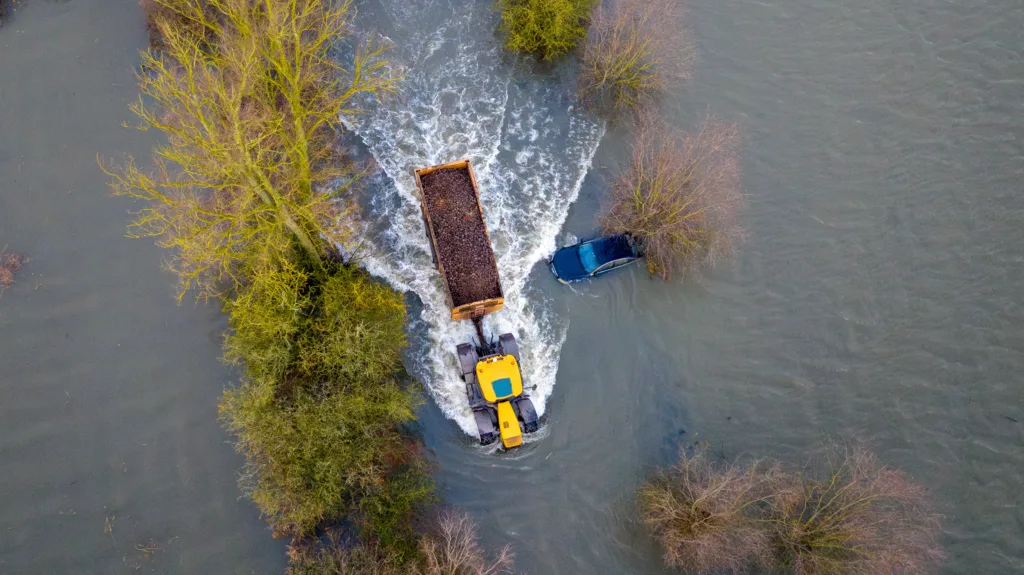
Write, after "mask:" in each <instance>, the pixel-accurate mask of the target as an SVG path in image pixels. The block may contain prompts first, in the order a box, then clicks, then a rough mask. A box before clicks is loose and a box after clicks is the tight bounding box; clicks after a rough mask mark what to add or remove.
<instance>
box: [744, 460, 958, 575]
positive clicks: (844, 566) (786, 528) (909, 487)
mask: <svg viewBox="0 0 1024 575" xmlns="http://www.w3.org/2000/svg"><path fill="white" fill-rule="evenodd" d="M779 479H780V480H781V481H782V482H781V483H779V484H778V485H777V486H776V487H775V488H774V490H773V491H774V493H775V494H776V497H774V498H773V499H772V500H771V501H770V502H769V504H768V505H767V506H766V507H765V511H764V516H763V519H762V520H763V521H764V522H765V525H766V526H767V527H768V528H769V530H770V532H771V534H772V540H773V544H774V546H775V553H776V556H777V564H778V566H780V567H784V568H789V569H792V571H793V572H794V573H795V574H796V575H878V574H895V573H899V574H903V575H915V574H923V573H929V572H931V571H932V570H933V569H934V567H935V566H936V565H937V564H938V563H939V562H940V561H941V560H942V558H943V556H944V554H943V553H942V551H941V549H940V548H939V546H938V545H937V543H936V538H937V535H938V532H939V519H940V516H939V515H937V514H935V513H934V512H933V511H932V509H931V507H930V505H929V504H928V497H927V492H926V490H925V489H924V488H923V487H921V486H920V485H917V484H915V483H913V481H911V479H910V477H909V476H908V475H907V474H905V473H903V472H902V471H898V470H896V469H892V468H890V467H887V466H885V465H882V463H881V462H880V461H879V460H878V458H877V457H875V456H874V455H872V454H871V453H869V452H867V451H866V450H864V449H863V448H861V447H844V446H831V447H830V448H829V449H828V450H827V452H826V456H825V458H824V461H823V462H821V463H816V462H812V463H810V464H808V467H807V468H806V469H805V470H804V472H803V473H802V474H793V475H790V476H788V477H780V478H779Z"/></svg>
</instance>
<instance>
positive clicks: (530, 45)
mask: <svg viewBox="0 0 1024 575" xmlns="http://www.w3.org/2000/svg"><path fill="white" fill-rule="evenodd" d="M595 4H596V0H498V9H499V10H501V30H502V32H503V33H504V34H505V47H506V48H507V49H509V50H511V51H513V52H524V53H528V54H534V55H536V56H537V57H539V58H541V59H543V60H552V59H554V58H556V57H558V56H561V55H562V54H565V53H567V52H569V51H570V50H572V49H573V48H575V47H576V45H577V44H579V42H580V41H581V40H583V38H585V37H586V35H587V22H588V20H589V19H590V13H591V12H592V11H593V9H594V6H595Z"/></svg>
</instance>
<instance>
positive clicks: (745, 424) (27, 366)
mask: <svg viewBox="0 0 1024 575" xmlns="http://www.w3.org/2000/svg"><path fill="white" fill-rule="evenodd" d="M360 7H361V9H362V14H361V16H360V23H361V24H362V25H363V26H364V27H367V28H374V29H377V30H379V31H380V32H382V33H384V34H385V35H387V36H388V37H389V38H391V39H392V40H394V41H395V42H396V44H397V49H396V52H395V56H396V59H397V60H399V61H401V62H403V63H405V64H406V65H408V66H409V70H410V74H409V80H408V81H407V84H406V88H405V90H404V92H403V94H401V95H400V96H401V97H400V99H399V100H397V101H394V102H391V103H386V104H384V105H381V106H374V107H373V108H372V109H371V110H370V112H369V113H368V114H367V115H366V116H364V117H362V118H354V119H347V120H346V121H347V122H348V123H349V125H350V127H351V128H352V130H353V131H354V132H355V133H356V134H357V135H358V136H359V137H360V139H361V140H362V141H363V142H364V143H365V144H366V146H367V150H368V151H369V152H370V153H372V154H373V155H374V156H375V157H376V158H377V160H378V161H379V163H380V164H381V166H382V168H383V171H384V175H383V176H382V177H381V179H380V181H379V186H378V187H377V189H375V195H374V201H373V202H371V203H370V207H371V208H372V209H371V211H370V212H369V213H371V214H372V215H373V224H374V228H373V229H372V230H371V231H372V232H373V234H374V235H373V238H374V250H373V251H372V252H371V253H370V255H369V258H368V266H369V267H370V268H371V270H373V271H374V273H377V274H378V275H380V276H381V277H383V278H385V279H387V280H388V281H390V282H392V283H394V284H395V285H398V286H400V287H403V289H408V290H409V291H410V296H409V300H410V303H411V305H412V309H413V316H414V322H413V324H412V327H411V336H412V340H413V346H412V348H411V350H410V353H409V355H408V358H407V364H408V365H409V367H410V369H411V370H412V371H413V372H414V373H416V374H417V375H419V376H420V377H421V378H422V379H424V381H425V383H426V385H427V387H428V389H429V390H430V394H431V398H432V400H431V401H429V402H428V403H427V405H426V406H425V407H424V409H423V410H422V428H423V430H424V433H425V435H426V439H427V443H428V445H429V446H430V448H431V449H432V452H433V454H434V458H435V460H436V463H437V472H436V477H437V479H438V481H439V483H440V485H441V486H442V490H443V494H444V497H445V499H446V501H447V502H449V503H451V504H453V505H458V506H461V507H463V508H465V509H467V510H469V511H470V512H471V513H472V514H473V516H474V517H475V518H476V519H477V520H478V521H479V522H480V524H481V533H482V536H483V538H484V541H485V542H486V543H488V544H491V545H494V544H503V543H506V542H508V543H511V544H512V545H513V546H514V548H515V550H516V552H517V555H518V557H519V566H520V567H521V568H522V569H524V570H526V571H528V572H531V573H542V574H548V573H559V574H577V573H601V574H604V573H608V574H618V573H662V572H666V571H665V570H664V569H662V568H661V567H660V561H659V558H658V551H657V548H656V547H655V546H654V545H653V544H652V543H651V542H650V540H649V538H648V537H647V536H646V535H645V534H644V530H643V528H642V527H641V526H640V525H638V524H637V523H636V521H635V511H634V509H633V507H632V504H631V494H632V492H633V490H634V489H635V488H636V486H637V484H638V483H639V481H641V480H642V478H643V476H644V474H646V473H647V472H648V471H649V470H650V469H651V468H652V466H655V465H658V464H664V463H667V462H669V461H671V459H672V458H673V456H674V453H675V451H676V449H677V448H678V446H679V445H680V443H682V442H686V441H691V440H694V439H704V440H707V441H709V442H710V443H711V444H712V445H713V446H714V448H715V449H716V450H717V451H719V452H721V453H722V454H723V455H724V456H725V457H728V458H732V457H737V456H740V455H742V454H753V455H759V456H770V457H776V458H779V459H782V460H783V461H786V462H790V463H793V464H798V463H800V462H801V461H802V460H803V458H804V457H805V456H806V454H808V453H809V452H811V451H812V450H813V449H815V446H817V445H819V444H820V443H821V442H822V441H823V440H824V439H825V438H826V437H829V436H832V437H844V438H855V439H859V440H861V441H863V442H865V443H866V444H867V445H869V446H871V447H872V448H873V449H874V450H875V451H876V452H877V453H878V454H879V455H880V456H881V458H882V459H883V460H884V461H886V462H888V463H890V464H892V465H896V466H899V467H901V468H903V469H905V470H907V471H908V472H910V473H911V474H913V475H914V476H915V477H916V478H917V479H918V480H919V481H920V482H921V483H923V484H925V485H926V486H927V487H929V488H930V489H931V490H932V491H933V494H934V497H935V499H936V501H937V502H938V504H939V505H940V508H941V510H942V511H943V512H944V513H945V514H946V515H947V520H946V523H945V529H944V533H943V537H942V540H943V543H944V545H945V547H946V549H947V550H948V551H949V553H950V559H949V561H948V562H947V564H946V565H945V566H944V568H943V573H948V574H954V573H956V574H965V575H967V574H975V573H984V574H989V573H991V574H1003V573H1020V572H1024V387H1022V385H1021V381H1020V375H1019V374H1020V373H1021V372H1022V371H1024V293H1022V288H1021V285H1022V280H1024V196H1022V194H1021V192H1020V181H1021V179H1022V177H1024V32H1022V30H1024V5H1021V4H1020V3H1019V2H1016V1H1015V0H963V1H961V2H957V3H951V2H943V1H937V0H899V1H896V2H878V1H877V0H846V1H843V2H838V1H835V0H828V1H826V2H808V1H806V0H773V1H772V2H752V1H748V0H693V1H692V2H690V6H689V8H690V12H689V19H688V24H689V27H690V30H691V33H692V34H693V37H694V38H695V40H696V42H697V49H698V58H699V61H698V67H697V70H696V73H695V74H694V76H693V78H692V79H691V80H690V82H689V83H688V84H687V85H686V87H685V89H683V90H680V91H679V92H678V93H677V94H673V95H672V97H671V98H670V99H669V101H668V102H666V104H665V105H666V110H667V113H668V115H669V116H670V118H671V119H672V120H673V121H674V122H675V123H677V124H678V125H680V126H684V127H687V126H694V125H695V124H696V123H697V122H699V120H700V118H702V117H703V116H704V115H705V114H706V113H707V112H708V111H709V110H710V111H713V112H714V113H716V114H718V115H720V116H722V117H723V118H726V119H730V120H735V121H738V122H740V124H741V126H742V129H743V133H744V157H743V163H744V170H745V171H744V188H745V192H746V193H747V194H748V197H749V207H748V209H747V211H746V213H745V216H744V221H745V223H746V228H747V230H748V236H749V239H748V242H747V243H746V244H745V245H744V246H743V247H742V248H741V250H740V252H739V253H738V255H737V257H736V258H734V259H733V260H731V261H729V262H725V263H723V264H721V265H719V266H718V267H716V268H715V269H714V270H711V271H710V272H709V273H708V275H707V278H706V279H705V281H703V282H702V283H699V284H698V283H694V282H682V283H672V284H667V283H664V282H661V281H656V280H651V279H649V278H648V277H647V275H646V274H645V273H643V270H641V269H640V268H639V267H634V268H632V269H630V270H629V271H624V272H619V273H616V274H613V275H611V276H607V277H605V278H602V279H601V280H599V281H596V282H593V283H590V284H583V285H578V286H574V287H573V288H572V289H569V288H565V287H564V286H561V285H560V284H558V283H557V282H555V281H554V279H553V278H552V277H551V276H550V274H549V272H548V271H547V269H546V267H545V266H544V265H543V264H542V259H543V256H544V255H545V253H546V252H548V251H550V249H552V248H553V247H554V246H555V245H557V244H558V243H560V242H561V241H563V239H564V238H565V235H566V234H567V233H571V234H573V235H576V236H580V237H586V236H589V235H591V234H592V233H593V232H594V230H595V226H596V219H595V217H596V213H597V211H598V210H599V208H600V204H601V201H602V198H603V197H604V193H605V190H606V188H607V181H608V179H609V178H610V176H611V175H612V174H614V172H615V169H616V168H617V166H620V165H621V163H622V158H623V151H624V149H625V146H626V143H627V141H628V140H627V135H626V134H625V133H624V132H623V130H622V129H621V127H619V126H615V125H605V124H603V123H601V122H599V121H597V120H594V119H593V118H590V117H589V116H587V115H586V114H585V113H584V112H582V111H580V110H576V109H574V108H572V98H571V86H570V83H571V70H570V69H568V66H565V65H563V66H561V67H557V68H555V69H548V68H543V69H534V68H532V67H531V66H530V65H528V64H527V63H525V62H523V61H517V60H516V59H514V58H508V57H506V56H502V54H501V52H500V51H499V50H498V49H497V47H496V44H495V43H496V39H495V38H494V36H493V34H492V30H493V27H494V23H495V20H494V18H495V16H494V14H493V13H491V12H490V10H489V2H473V1H471V0H451V1H450V2H447V1H439V0H434V1H428V0H412V1H402V0H381V1H380V2H363V3H360ZM144 40H145V38H144V33H143V30H142V22H141V15H140V14H139V10H138V8H137V5H136V4H135V2H134V0H123V1H120V2H113V1H107V0H93V1H89V0H72V1H71V2H68V3H49V2H46V1H43V0H36V2H33V3H32V4H31V5H29V6H28V7H27V8H20V9H19V10H18V12H16V13H15V14H14V18H12V19H11V21H10V22H9V23H8V24H7V26H6V27H5V28H3V29H2V30H0V50H2V51H0V244H6V243H9V244H11V247H10V248H9V249H16V250H19V251H24V252H27V253H28V254H29V255H31V256H32V257H33V261H32V262H31V263H29V264H28V265H27V266H26V267H25V268H24V269H23V272H22V274H21V276H20V278H19V282H18V284H16V285H15V286H14V288H13V289H11V290H9V291H8V292H7V293H5V294H4V296H3V297H2V298H0V462H2V463H0V465H2V467H0V469H2V470H3V473H2V474H0V534H2V535H0V572H3V573H7V572H10V573H36V572H40V573H58V572H61V573H63V572H74V573H113V572H122V571H123V572H132V571H134V570H135V569H136V568H137V567H138V568H141V569H142V570H144V571H149V572H163V573H223V572H230V573H253V572H255V573H274V572H280V571H281V570H282V566H283V564H284V556H283V546H282V544H281V543H280V542H275V541H273V540H272V539H271V538H270V534H269V533H268V532H267V531H266V529H265V528H264V526H263V524H262V522H261V521H260V520H259V518H258V513H257V510H256V509H255V508H254V507H253V506H252V505H251V504H249V503H247V502H246V501H244V500H241V501H240V500H238V491H237V489H236V487H235V485H234V476H235V472H236V470H237V468H238V467H239V464H240V461H239V458H238V457H237V456H236V455H235V454H233V453H232V451H231V449H230V446H229V445H228V444H227V443H226V442H227V440H228V437H227V436H226V434H225V433H224V432H223V431H222V430H220V429H219V428H218V425H217V423H216V420H215V418H216V409H215V406H216V401H217V397H218V395H219V393H220V390H221V388H222V386H223V384H224V383H225V382H226V381H229V380H230V378H231V377H232V374H231V373H230V371H229V370H227V369H226V368H225V367H223V366H222V365H221V364H219V362H218V361H217V356H218V350H217V339H218V337H219V333H220V332H221V331H222V330H223V322H222V320H221V319H220V317H219V315H218V312H217V310H215V309H213V308H212V307H202V306H199V307H195V306H192V305H183V306H180V307H178V306H175V305H174V303H173V301H172V285H171V284H172V279H171V278H170V276H169V275H168V274H166V273H164V272H161V271H160V270H159V258H160V252H159V250H158V249H157V248H156V247H154V246H152V245H151V244H150V243H149V242H147V241H130V240H126V239H124V238H122V237H121V236H122V234H123V224H124V222H125V220H126V216H125V213H124V212H125V210H126V209H127V208H128V207H130V203H129V202H126V201H122V200H117V199H110V198H108V197H107V193H106V189H105V187H104V179H105V178H104V177H103V176H102V174H101V173H99V172H98V170H97V169H96V167H95V155H96V154H97V153H99V154H100V155H102V156H106V157H109V156H117V155H120V154H124V153H135V154H136V155H139V156H141V155H144V154H145V152H146V150H147V149H148V147H149V146H150V145H151V144H152V143H153V140H152V139H151V137H150V136H149V135H147V134H139V133H136V132H132V131H128V130H123V129H121V128H119V127H118V124H119V122H121V121H122V120H126V119H128V112H127V110H126V109H125V106H126V104H127V102H128V101H130V100H131V99H132V98H133V97H134V93H135V92H134V88H133V86H132V79H131V71H132V65H133V63H134V62H135V61H136V57H135V55H134V50H135V49H136V48H137V47H140V46H142V45H143V43H144ZM463 155H465V156H468V157H471V158H472V159H473V161H474V166H476V168H477V172H478V173H477V175H478V178H479V179H480V180H481V186H482V188H484V189H483V190H482V193H483V198H482V202H483V204H484V210H485V212H486V213H487V217H488V226H489V227H490V228H491V230H492V235H493V236H495V238H494V241H495V244H496V246H495V247H496V251H497V256H498V259H499V265H500V266H501V272H502V275H503V281H504V283H505V289H506V292H507V293H509V294H510V305H509V310H508V312H507V313H506V312H503V315H501V316H499V317H495V318H492V319H491V320H489V321H491V323H490V328H491V329H494V330H501V331H505V330H512V331H514V332H515V333H517V334H518V336H519V337H520V339H521V340H522V346H523V347H524V351H526V352H527V353H528V354H532V355H527V356H526V357H525V358H524V362H527V365H526V369H527V371H528V373H527V375H528V376H529V378H530V380H531V383H533V384H534V385H537V386H538V390H537V393H538V396H539V397H538V401H539V400H540V399H541V398H546V401H545V402H544V404H545V405H544V410H545V413H546V425H545V428H544V431H543V432H542V433H541V434H540V435H541V436H540V437H539V438H536V440H535V441H533V442H532V443H531V444H529V445H528V446H527V447H526V448H524V449H522V450H520V451H518V452H516V453H515V454H514V455H502V454H494V453H490V452H488V451H485V450H482V449H480V448H478V447H476V446H474V445H473V441H472V438H471V437H469V436H468V435H466V433H465V432H464V430H463V428H464V427H465V421H464V418H463V414H461V412H460V406H459V402H458V395H457V392H458V388H457V380H456V381H455V384H456V385H455V386H453V385H452V382H453V379H452V378H451V376H450V373H449V372H448V371H447V368H446V366H448V365H454V357H453V356H452V349H451V348H452V347H453V345H452V344H453V343H454V342H457V341H458V340H459V339H460V338H463V337H465V336H466V335H467V334H469V333H470V332H471V330H470V329H469V328H466V327H464V326H458V325H455V324H451V322H447V321H446V320H445V319H444V314H443V313H442V312H440V311H438V309H439V305H443V299H439V298H443V296H441V295H440V294H441V292H440V291H439V287H440V283H439V279H438V278H437V277H436V274H435V275H431V274H432V273H433V272H431V271H430V267H429V256H426V258H424V255H423V253H422V247H423V246H424V245H425V243H424V242H425V240H424V238H423V236H422V235H421V234H422V233H423V230H422V225H421V224H420V225H419V226H418V227H417V225H416V223H415V208H416V206H415V203H414V196H413V195H412V194H411V191H410V189H409V187H408V185H409V181H410V180H409V178H408V174H407V173H406V172H407V170H408V169H409V168H410V167H411V166H414V165H419V164H422V163H424V162H426V163H435V162H441V161H448V160H452V159H457V158H456V157H455V156H460V157H461V156H463ZM410 214H411V215H410ZM389 230H391V231H390V232H389ZM425 259H426V261H424V260H425ZM529 350H532V351H529ZM556 362H557V363H556ZM553 364H555V365H557V370H556V369H555V365H553ZM151 542H152V543H151ZM151 546H152V547H158V548H159V550H154V551H152V552H148V551H146V549H147V548H148V547H151Z"/></svg>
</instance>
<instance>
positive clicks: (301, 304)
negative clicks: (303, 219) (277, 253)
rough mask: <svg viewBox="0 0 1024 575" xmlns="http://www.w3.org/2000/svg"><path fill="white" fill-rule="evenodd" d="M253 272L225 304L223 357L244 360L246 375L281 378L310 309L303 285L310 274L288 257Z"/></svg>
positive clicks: (240, 362)
mask: <svg viewBox="0 0 1024 575" xmlns="http://www.w3.org/2000/svg"><path fill="white" fill-rule="evenodd" d="M252 276H253V279H252V283H251V284H250V285H249V286H247V287H245V288H243V289H241V290H240V291H239V293H237V294H236V296H235V298H234V299H233V300H228V302H227V303H226V304H225V305H224V310H225V311H226V312H228V314H229V319H228V325H229V326H230V327H231V332H230V333H229V334H228V336H227V337H226V338H225V342H224V358H225V359H226V360H227V361H229V362H231V363H234V364H244V366H245V369H246V373H248V374H249V376H250V377H253V378H264V377H269V378H276V379H283V377H284V375H285V370H287V369H288V366H289V365H291V363H292V361H293V359H294V355H295V340H296V338H297V337H298V335H299V333H300V332H301V330H302V329H303V327H304V326H305V324H306V316H307V315H308V314H309V312H310V309H311V308H312V304H313V302H312V301H311V299H310V297H309V292H308V290H307V289H306V284H307V282H308V281H309V277H310V276H309V274H308V273H307V272H306V271H305V270H303V269H302V268H300V267H298V266H296V265H294V264H292V263H291V262H289V261H287V260H284V261H282V262H281V266H280V267H279V268H278V269H276V270H274V269H268V270H266V271H264V272H262V273H254V274H252Z"/></svg>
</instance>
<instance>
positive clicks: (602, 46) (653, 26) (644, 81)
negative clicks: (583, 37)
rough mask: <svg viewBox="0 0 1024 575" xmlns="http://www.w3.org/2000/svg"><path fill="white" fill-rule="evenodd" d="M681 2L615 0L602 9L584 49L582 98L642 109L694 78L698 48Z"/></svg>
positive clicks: (596, 14)
mask: <svg viewBox="0 0 1024 575" xmlns="http://www.w3.org/2000/svg"><path fill="white" fill-rule="evenodd" d="M682 8H683V7H682V1H681V0H612V1H611V2H610V6H608V7H601V8H599V9H598V10H597V11H596V12H595V14H594V17H593V20H592V22H591V25H590V32H589V34H588V36H587V42H586V46H585V48H584V50H583V57H582V62H581V64H582V66H581V67H582V70H581V73H580V80H579V91H580V96H581V97H582V98H583V99H584V101H589V102H591V103H592V104H594V105H596V106H598V107H602V108H605V107H610V108H612V109H614V110H617V111H623V110H639V109H643V108H644V107H645V106H646V105H647V104H648V103H650V101H651V100H652V99H654V98H655V97H656V96H657V95H658V94H660V93H662V92H664V91H665V90H667V89H669V88H671V87H673V86H675V85H676V84H677V83H678V82H680V81H681V80H684V79H685V78H687V77H689V75H690V68H691V65H692V63H693V46H692V45H691V44H690V42H689V37H688V35H687V33H686V32H685V30H684V29H683V26H682V23H681V20H682Z"/></svg>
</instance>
